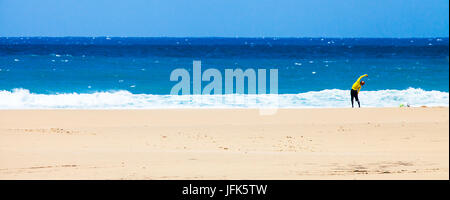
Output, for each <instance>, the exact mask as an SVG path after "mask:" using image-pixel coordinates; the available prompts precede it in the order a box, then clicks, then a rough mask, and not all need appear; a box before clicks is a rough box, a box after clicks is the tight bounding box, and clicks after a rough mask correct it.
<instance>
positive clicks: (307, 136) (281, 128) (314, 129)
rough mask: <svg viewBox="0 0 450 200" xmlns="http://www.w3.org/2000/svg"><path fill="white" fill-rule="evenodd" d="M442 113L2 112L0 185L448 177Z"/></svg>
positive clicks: (446, 126) (444, 111)
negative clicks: (5, 181)
mask: <svg viewBox="0 0 450 200" xmlns="http://www.w3.org/2000/svg"><path fill="white" fill-rule="evenodd" d="M448 131H449V108H448V107H441V108H363V109H281V110H278V112H277V114H275V115H270V116H261V115H259V112H258V110H251V109H247V110H245V109H243V110H239V109H223V110H221V109H187V110H1V111H0V179H449V132H448Z"/></svg>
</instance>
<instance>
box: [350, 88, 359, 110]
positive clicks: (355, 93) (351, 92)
mask: <svg viewBox="0 0 450 200" xmlns="http://www.w3.org/2000/svg"><path fill="white" fill-rule="evenodd" d="M350 97H351V99H352V108H353V98H355V99H356V102H358V107H360V108H361V105H360V104H359V99H358V91H356V90H354V89H352V90H351V91H350Z"/></svg>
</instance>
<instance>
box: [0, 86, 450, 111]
mask: <svg viewBox="0 0 450 200" xmlns="http://www.w3.org/2000/svg"><path fill="white" fill-rule="evenodd" d="M359 98H360V101H361V106H363V107H398V106H400V105H401V104H403V105H405V106H406V105H410V106H412V107H417V106H448V105H449V93H448V92H441V91H425V90H422V89H420V88H418V89H417V88H409V89H406V90H378V91H363V92H361V93H360V95H359ZM349 106H351V104H350V91H348V90H339V89H327V90H322V91H310V92H305V93H299V94H279V95H271V94H266V95H243V94H231V95H152V94H132V93H131V92H129V91H126V90H120V91H109V92H95V93H62V94H36V93H30V91H29V90H27V89H13V90H11V91H6V90H1V91H0V109H159V108H164V109H166V108H260V107H279V108H339V107H349Z"/></svg>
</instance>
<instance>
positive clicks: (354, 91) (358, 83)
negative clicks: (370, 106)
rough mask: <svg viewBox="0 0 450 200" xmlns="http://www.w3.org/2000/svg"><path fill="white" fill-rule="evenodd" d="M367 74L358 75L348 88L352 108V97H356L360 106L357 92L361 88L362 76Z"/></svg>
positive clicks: (362, 83)
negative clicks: (350, 87) (349, 88)
mask: <svg viewBox="0 0 450 200" xmlns="http://www.w3.org/2000/svg"><path fill="white" fill-rule="evenodd" d="M367 76H369V75H367V74H364V75H362V76H360V77H359V78H358V80H356V82H355V83H353V86H352V89H351V90H350V98H351V100H352V108H353V98H354V99H356V101H357V102H358V106H359V107H360V108H361V104H360V103H359V98H358V93H359V90H361V87H362V86H363V85H364V83H365V82H364V81H361V79H362V78H364V77H367Z"/></svg>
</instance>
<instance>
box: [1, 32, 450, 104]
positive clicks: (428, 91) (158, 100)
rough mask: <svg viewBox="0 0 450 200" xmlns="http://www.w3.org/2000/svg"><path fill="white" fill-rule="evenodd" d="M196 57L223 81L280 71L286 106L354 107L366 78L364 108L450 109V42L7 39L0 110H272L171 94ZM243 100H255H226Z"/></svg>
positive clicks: (265, 100) (260, 99)
mask: <svg viewBox="0 0 450 200" xmlns="http://www.w3.org/2000/svg"><path fill="white" fill-rule="evenodd" d="M194 60H199V61H201V63H202V70H206V69H208V68H215V69H218V70H219V71H221V72H222V74H224V70H225V69H236V68H241V69H243V70H245V69H255V70H257V69H267V71H268V69H278V93H279V94H278V95H277V96H276V99H277V104H276V106H277V107H281V108H334V107H351V103H350V88H351V86H352V84H353V83H354V82H355V81H356V79H357V78H358V77H359V76H360V75H363V74H368V75H369V76H368V77H367V78H364V80H365V81H366V84H365V85H364V86H363V88H362V90H361V92H360V94H359V96H360V100H361V106H362V107H398V106H400V105H401V104H403V105H411V106H448V105H449V40H448V38H401V39H395V38H389V39H381V38H273V37H270V38H129V37H57V38H52V37H13V38H11V37H9V38H8V37H0V109H152V108H236V107H237V108H252V107H260V106H262V107H264V106H273V105H272V103H273V101H271V100H273V98H275V97H274V96H273V95H248V94H235V95H204V96H201V97H198V96H196V95H170V91H171V88H172V87H173V86H174V85H175V84H176V83H177V82H173V81H170V79H169V78H170V74H171V72H172V71H173V70H174V69H177V68H185V69H186V70H188V71H190V72H191V73H192V63H193V61H194ZM191 81H192V80H191ZM207 83H208V82H207V81H206V82H203V85H206V84H207ZM237 97H246V98H247V100H248V99H251V101H245V102H242V101H237V102H236V101H224V99H225V100H227V99H230V98H237ZM255 102H256V103H255Z"/></svg>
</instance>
